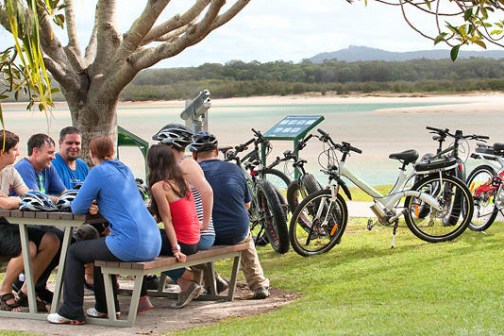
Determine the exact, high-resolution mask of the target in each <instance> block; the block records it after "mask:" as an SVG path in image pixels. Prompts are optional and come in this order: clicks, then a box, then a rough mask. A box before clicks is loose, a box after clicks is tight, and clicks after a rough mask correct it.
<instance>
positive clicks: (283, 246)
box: [255, 180, 289, 254]
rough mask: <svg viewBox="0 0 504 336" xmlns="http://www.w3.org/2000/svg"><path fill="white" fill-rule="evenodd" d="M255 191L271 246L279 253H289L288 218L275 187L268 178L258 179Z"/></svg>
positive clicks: (262, 223) (258, 207)
mask: <svg viewBox="0 0 504 336" xmlns="http://www.w3.org/2000/svg"><path fill="white" fill-rule="evenodd" d="M255 191H256V197H257V202H258V203H257V204H256V207H257V209H258V210H259V213H260V221H261V225H262V227H263V228H264V232H265V234H266V237H267V238H268V241H269V242H270V244H271V247H272V248H273V250H275V252H277V253H280V254H283V253H287V252H288V251H289V234H288V229H287V219H286V217H285V215H284V211H283V209H282V204H281V203H280V201H279V199H278V197H277V195H276V193H275V190H274V187H273V186H272V185H271V184H270V183H269V182H268V181H266V180H258V181H257V182H256V188H255Z"/></svg>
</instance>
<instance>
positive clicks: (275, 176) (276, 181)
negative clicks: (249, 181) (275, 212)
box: [263, 168, 291, 191]
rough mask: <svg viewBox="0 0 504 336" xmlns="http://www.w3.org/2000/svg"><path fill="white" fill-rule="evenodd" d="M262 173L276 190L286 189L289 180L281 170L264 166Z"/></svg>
mask: <svg viewBox="0 0 504 336" xmlns="http://www.w3.org/2000/svg"><path fill="white" fill-rule="evenodd" d="M263 173H264V176H263V178H264V179H266V180H267V181H269V182H270V183H271V184H273V185H274V186H275V187H276V188H277V189H278V190H280V191H284V190H287V187H288V186H289V184H290V182H291V180H290V178H289V177H288V176H287V175H285V174H284V173H283V172H281V171H280V170H278V169H274V168H266V169H264V172H263Z"/></svg>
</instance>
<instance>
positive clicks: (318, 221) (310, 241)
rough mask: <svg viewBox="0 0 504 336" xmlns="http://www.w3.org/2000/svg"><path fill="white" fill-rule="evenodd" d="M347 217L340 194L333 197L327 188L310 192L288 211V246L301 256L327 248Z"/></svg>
mask: <svg viewBox="0 0 504 336" xmlns="http://www.w3.org/2000/svg"><path fill="white" fill-rule="evenodd" d="M301 218H303V220H301ZM347 220H348V210H347V206H346V203H345V200H344V199H343V197H342V196H341V195H339V194H338V195H337V196H336V198H335V199H333V198H332V193H331V190H327V189H325V190H319V191H317V192H315V193H312V194H310V195H309V196H308V197H306V198H305V199H304V200H303V201H302V202H301V203H300V204H299V206H298V207H297V208H296V210H295V211H294V214H293V215H292V218H291V221H290V226H289V239H290V242H291V245H292V248H293V249H294V251H296V252H297V253H298V254H299V255H301V256H303V257H308V256H311V255H315V254H321V253H325V252H327V251H329V250H331V249H332V248H333V247H334V245H336V244H338V243H339V242H340V241H341V237H342V236H343V233H344V232H345V228H346V224H347Z"/></svg>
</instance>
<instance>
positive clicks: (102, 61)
mask: <svg viewBox="0 0 504 336" xmlns="http://www.w3.org/2000/svg"><path fill="white" fill-rule="evenodd" d="M115 12H116V1H115V0H98V4H97V8H96V15H97V32H96V34H97V36H99V38H98V39H97V46H96V57H95V59H94V62H93V65H92V71H93V72H95V73H101V72H104V71H105V69H106V68H107V67H108V65H109V64H110V63H111V62H112V60H113V59H114V55H115V53H116V51H117V48H119V45H120V43H121V36H120V35H119V33H118V31H117V27H116V22H115Z"/></svg>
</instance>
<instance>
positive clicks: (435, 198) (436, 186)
mask: <svg viewBox="0 0 504 336" xmlns="http://www.w3.org/2000/svg"><path fill="white" fill-rule="evenodd" d="M318 132H319V133H320V136H319V135H315V136H316V137H317V138H319V140H321V141H322V142H323V143H324V144H325V145H328V148H327V149H325V150H324V151H323V152H322V154H321V155H324V154H325V155H326V156H327V166H326V167H324V169H323V170H322V172H323V173H325V174H326V175H328V176H329V183H328V186H327V187H326V188H325V189H323V190H320V191H317V192H315V193H312V194H310V195H308V196H307V197H306V198H305V199H304V200H303V201H302V202H301V203H300V204H299V206H298V207H297V208H296V210H295V211H294V214H293V216H292V218H291V221H290V230H289V238H290V241H291V245H292V247H293V248H294V250H295V251H296V252H297V253H298V254H300V255H302V256H310V255H314V254H321V253H324V252H327V251H329V250H330V249H332V248H333V247H334V246H335V245H336V244H337V243H339V242H340V240H341V237H342V236H343V233H344V230H345V228H346V224H347V220H348V210H347V205H346V202H345V200H344V198H343V197H342V195H341V194H340V190H343V192H344V193H345V195H346V196H347V198H348V199H350V200H351V199H352V196H351V194H350V191H349V189H348V187H347V185H346V183H345V181H344V180H343V179H342V178H343V177H344V178H346V179H348V180H350V181H351V182H353V183H354V184H355V185H356V186H357V187H358V188H359V189H361V190H362V191H364V192H365V193H366V194H368V195H369V196H371V197H372V198H373V200H374V204H373V205H372V206H371V210H372V211H373V212H374V213H375V214H376V216H377V220H376V221H373V220H371V219H370V220H369V221H368V229H369V230H371V229H372V228H373V227H374V226H375V225H376V224H381V225H384V226H392V227H393V237H392V248H393V247H394V244H395V237H396V233H397V227H398V223H399V218H400V217H401V216H404V219H405V221H406V224H407V226H408V228H409V229H410V230H411V232H413V234H414V235H415V236H417V237H418V238H420V239H422V240H424V241H427V242H431V243H436V242H442V241H448V240H453V239H455V238H456V237H458V236H459V235H461V234H462V233H463V232H464V230H465V229H466V228H467V227H468V225H469V223H470V221H471V218H472V215H473V211H474V205H473V202H472V196H471V192H470V191H469V189H468V188H467V187H466V185H465V183H464V181H462V180H460V179H458V178H457V177H454V176H449V175H448V174H445V173H444V172H446V171H450V170H451V169H453V168H454V166H455V165H456V164H457V162H456V160H455V159H454V158H441V159H438V160H434V161H431V162H422V163H418V164H416V165H415V169H414V170H413V171H412V172H410V173H407V172H406V167H407V166H408V165H409V164H410V163H414V162H416V160H417V159H418V152H417V151H415V150H408V151H404V152H401V153H394V154H390V155H389V158H391V159H396V160H399V162H401V164H402V167H401V168H400V169H399V175H398V177H397V180H396V182H395V184H394V187H393V188H392V190H390V192H389V193H388V194H387V195H382V194H381V193H380V192H378V191H377V190H376V189H375V188H373V187H372V186H370V185H368V184H367V183H366V182H365V181H363V180H361V179H360V178H359V177H357V176H355V175H354V174H353V173H352V172H351V171H350V170H349V169H348V168H347V167H346V160H347V158H348V156H349V154H350V153H351V152H354V153H358V154H360V153H362V150H360V149H358V148H355V147H353V146H351V145H350V144H349V143H347V142H342V143H341V144H336V143H334V142H333V140H332V139H331V137H330V136H329V134H327V133H326V132H324V131H323V130H321V129H318ZM337 152H340V153H341V158H338V156H337ZM319 162H320V160H319ZM415 176H421V178H420V179H417V180H418V182H416V183H414V184H413V182H411V181H414V180H415V179H414V177H415ZM411 184H413V185H412V186H411ZM402 198H405V200H404V204H403V205H402V206H401V205H400V201H401V199H402ZM421 209H422V211H420V210H421ZM447 219H450V220H447ZM300 223H303V225H300ZM306 223H309V225H306Z"/></svg>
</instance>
